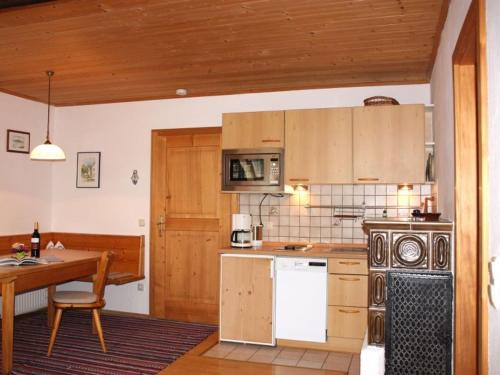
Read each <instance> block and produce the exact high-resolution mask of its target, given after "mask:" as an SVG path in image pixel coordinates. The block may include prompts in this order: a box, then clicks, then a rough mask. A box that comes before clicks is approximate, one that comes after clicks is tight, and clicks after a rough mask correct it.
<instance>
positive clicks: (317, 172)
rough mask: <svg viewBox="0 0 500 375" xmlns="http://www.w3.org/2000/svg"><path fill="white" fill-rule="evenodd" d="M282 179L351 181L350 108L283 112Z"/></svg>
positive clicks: (331, 181)
mask: <svg viewBox="0 0 500 375" xmlns="http://www.w3.org/2000/svg"><path fill="white" fill-rule="evenodd" d="M285 129H286V131H285V134H286V135H285V144H286V148H285V181H286V183H288V184H291V185H293V184H297V183H306V184H336V183H351V182H352V109H351V108H327V109H306V110H294V111H286V112H285Z"/></svg>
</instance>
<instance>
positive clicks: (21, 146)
mask: <svg viewBox="0 0 500 375" xmlns="http://www.w3.org/2000/svg"><path fill="white" fill-rule="evenodd" d="M7 151H8V152H19V153H21V154H29V153H30V133H28V132H22V131H19V130H11V129H7Z"/></svg>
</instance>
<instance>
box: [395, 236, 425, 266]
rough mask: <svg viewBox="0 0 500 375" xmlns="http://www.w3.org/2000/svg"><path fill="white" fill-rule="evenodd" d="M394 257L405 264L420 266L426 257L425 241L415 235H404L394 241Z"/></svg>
mask: <svg viewBox="0 0 500 375" xmlns="http://www.w3.org/2000/svg"><path fill="white" fill-rule="evenodd" d="M394 250H395V251H394V257H395V258H396V260H397V261H398V263H400V264H401V265H403V266H406V267H415V266H419V265H420V264H421V263H422V262H423V261H424V260H425V258H426V255H427V252H426V247H425V243H424V241H422V239H421V238H419V237H417V236H413V235H407V236H402V237H400V238H398V239H397V240H396V242H395V243H394Z"/></svg>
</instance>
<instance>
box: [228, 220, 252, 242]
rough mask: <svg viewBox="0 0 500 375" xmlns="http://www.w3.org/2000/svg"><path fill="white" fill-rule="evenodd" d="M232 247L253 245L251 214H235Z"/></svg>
mask: <svg viewBox="0 0 500 375" xmlns="http://www.w3.org/2000/svg"><path fill="white" fill-rule="evenodd" d="M232 224H233V231H232V232H231V246H232V247H252V218H251V216H250V215H249V214H233V223H232Z"/></svg>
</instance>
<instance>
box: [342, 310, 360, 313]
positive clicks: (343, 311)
mask: <svg viewBox="0 0 500 375" xmlns="http://www.w3.org/2000/svg"><path fill="white" fill-rule="evenodd" d="M339 312H341V313H344V314H359V313H360V311H359V310H344V309H339Z"/></svg>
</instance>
